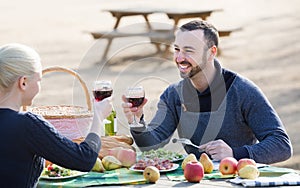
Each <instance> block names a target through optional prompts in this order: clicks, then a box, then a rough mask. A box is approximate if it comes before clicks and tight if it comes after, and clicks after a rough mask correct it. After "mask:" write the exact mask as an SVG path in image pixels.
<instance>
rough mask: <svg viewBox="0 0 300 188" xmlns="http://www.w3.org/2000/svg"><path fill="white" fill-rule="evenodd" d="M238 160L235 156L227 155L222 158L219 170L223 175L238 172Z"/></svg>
mask: <svg viewBox="0 0 300 188" xmlns="http://www.w3.org/2000/svg"><path fill="white" fill-rule="evenodd" d="M237 164H238V161H237V160H236V159H235V158H233V157H225V158H224V159H222V160H221V162H220V165H219V171H220V172H221V173H222V174H223V175H229V174H236V171H237Z"/></svg>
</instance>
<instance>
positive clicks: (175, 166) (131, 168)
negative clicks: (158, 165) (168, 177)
mask: <svg viewBox="0 0 300 188" xmlns="http://www.w3.org/2000/svg"><path fill="white" fill-rule="evenodd" d="M134 166H135V165H133V166H131V167H130V168H129V170H132V171H135V172H144V170H138V169H134ZM178 167H179V164H176V163H173V166H172V168H170V169H167V170H159V172H170V171H173V170H176V169H177V168H178Z"/></svg>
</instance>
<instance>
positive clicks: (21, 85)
mask: <svg viewBox="0 0 300 188" xmlns="http://www.w3.org/2000/svg"><path fill="white" fill-rule="evenodd" d="M26 81H27V78H26V77H25V76H22V77H21V78H20V79H19V84H18V85H19V88H20V89H21V90H25V89H26V86H27V83H26Z"/></svg>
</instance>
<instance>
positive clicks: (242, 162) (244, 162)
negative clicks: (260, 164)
mask: <svg viewBox="0 0 300 188" xmlns="http://www.w3.org/2000/svg"><path fill="white" fill-rule="evenodd" d="M246 165H253V166H256V162H255V161H254V160H253V159H248V158H243V159H240V160H239V161H238V164H237V171H240V169H242V168H243V167H244V166H246Z"/></svg>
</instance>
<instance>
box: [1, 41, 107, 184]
mask: <svg viewBox="0 0 300 188" xmlns="http://www.w3.org/2000/svg"><path fill="white" fill-rule="evenodd" d="M41 70H42V66H41V62H40V57H39V55H38V53H37V52H36V51H35V50H33V49H32V48H30V47H28V46H25V45H21V44H7V45H4V46H1V47H0V150H1V155H0V166H1V170H0V187H22V188H23V187H36V186H37V182H38V178H39V176H40V174H41V172H42V169H43V164H44V159H47V160H49V161H52V162H53V163H55V164H58V165H60V166H62V167H65V168H70V169H74V170H79V171H90V170H91V169H92V167H93V165H94V163H95V161H96V158H97V157H98V152H99V150H100V147H101V140H100V126H99V125H100V123H101V122H102V120H103V119H104V118H103V117H107V116H108V115H109V113H110V112H111V110H112V106H111V98H107V99H105V100H103V101H102V102H96V103H94V112H95V114H94V117H93V122H92V125H91V130H90V133H89V134H88V135H87V137H86V139H85V141H84V142H82V143H81V144H76V143H73V142H72V141H71V140H69V139H67V138H66V137H64V136H62V135H60V134H59V133H58V132H57V131H56V130H55V128H54V127H53V126H52V125H51V124H50V123H49V122H48V121H46V120H45V119H43V118H42V117H40V116H38V115H35V114H32V113H30V112H21V111H20V108H21V107H22V106H23V105H27V106H29V105H31V104H32V100H33V98H34V97H35V96H36V95H37V94H38V93H39V91H40V81H41Z"/></svg>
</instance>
